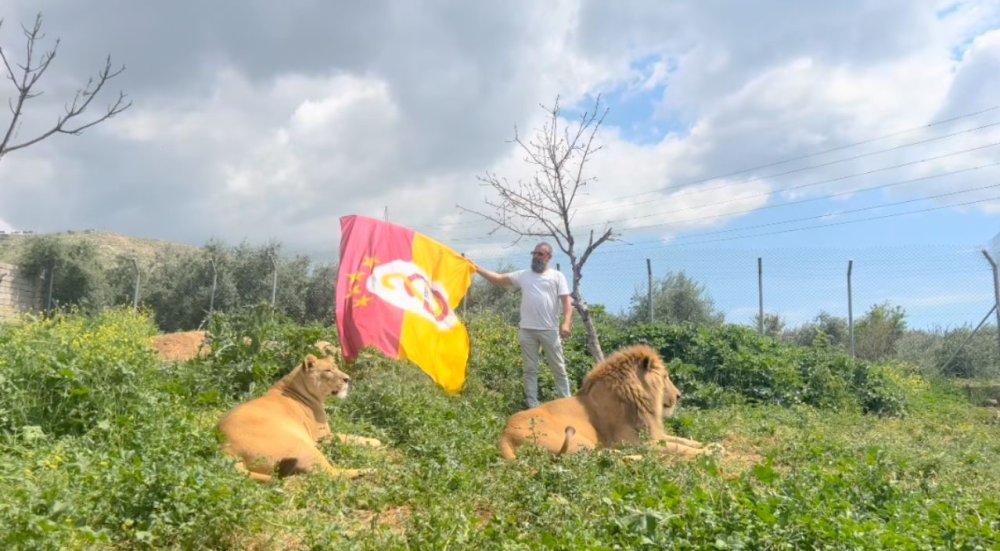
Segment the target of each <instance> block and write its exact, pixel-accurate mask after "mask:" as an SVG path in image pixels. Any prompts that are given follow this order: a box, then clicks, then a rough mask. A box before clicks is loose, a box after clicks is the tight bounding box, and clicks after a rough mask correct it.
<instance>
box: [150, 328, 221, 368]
mask: <svg viewBox="0 0 1000 551" xmlns="http://www.w3.org/2000/svg"><path fill="white" fill-rule="evenodd" d="M207 338H208V331H182V332H179V333H166V334H164V335H157V336H155V337H152V338H150V340H149V344H150V345H151V346H152V347H153V348H154V349H155V350H156V353H157V355H159V356H160V359H161V360H163V361H167V362H186V361H188V360H193V359H195V358H204V357H206V356H208V354H209V352H211V349H210V348H209V346H208V343H207V342H205V341H206V339H207Z"/></svg>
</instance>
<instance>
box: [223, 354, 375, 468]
mask: <svg viewBox="0 0 1000 551" xmlns="http://www.w3.org/2000/svg"><path fill="white" fill-rule="evenodd" d="M350 382H351V377H350V376H349V375H347V374H346V373H344V372H343V371H341V370H339V369H337V366H336V363H335V362H334V360H333V358H317V357H316V356H314V355H312V354H308V355H306V357H305V360H304V361H303V362H302V363H301V364H300V365H299V366H297V367H296V368H295V369H293V370H292V371H291V373H289V374H288V375H285V376H284V377H283V378H282V379H281V380H279V381H278V382H277V383H275V384H274V386H272V387H271V388H270V390H268V391H267V392H266V393H265V394H264V395H263V396H261V397H260V398H257V399H255V400H251V401H249V402H247V403H245V404H242V405H240V406H237V407H236V408H235V409H233V410H232V411H230V412H229V413H227V414H226V415H225V417H223V418H222V420H221V421H219V432H221V433H222V435H223V442H222V451H223V452H224V453H226V454H227V455H229V456H231V457H233V458H235V459H237V460H238V461H237V463H236V468H237V469H239V470H240V471H242V472H245V473H247V474H248V475H249V476H250V478H252V479H254V480H259V481H267V480H271V479H272V477H273V473H274V472H275V471H277V472H278V474H279V476H288V475H293V474H299V473H306V472H312V471H315V470H320V471H322V472H325V473H327V474H330V475H333V476H337V477H344V478H357V477H359V476H362V475H364V474H367V473H369V472H371V470H370V469H340V468H337V467H334V466H333V465H331V464H330V461H329V460H328V459H327V458H326V456H324V455H323V454H322V452H320V450H319V448H318V447H317V446H316V443H317V442H320V441H322V440H325V439H327V438H331V437H335V438H337V439H338V440H340V441H341V442H344V443H351V444H362V445H367V446H371V447H376V448H377V447H381V446H382V443H381V442H379V441H378V440H376V439H374V438H365V437H362V436H352V435H347V434H336V435H335V434H333V433H332V432H331V430H330V424H329V420H328V419H327V416H326V411H325V410H324V409H323V403H324V401H325V400H326V398H327V397H329V396H331V395H333V396H336V397H337V398H339V399H341V400H343V399H344V398H346V397H347V393H348V390H349V388H350Z"/></svg>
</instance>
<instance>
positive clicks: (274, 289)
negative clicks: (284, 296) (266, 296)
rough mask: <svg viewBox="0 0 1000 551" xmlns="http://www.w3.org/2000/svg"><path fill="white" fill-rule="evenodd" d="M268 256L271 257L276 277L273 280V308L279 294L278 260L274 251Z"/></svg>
mask: <svg viewBox="0 0 1000 551" xmlns="http://www.w3.org/2000/svg"><path fill="white" fill-rule="evenodd" d="M267 256H268V258H270V259H271V265H272V266H274V279H273V281H272V282H271V307H272V308H273V307H274V303H275V299H276V298H277V296H278V261H277V259H275V257H274V253H268V255H267Z"/></svg>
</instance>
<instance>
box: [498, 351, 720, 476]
mask: <svg viewBox="0 0 1000 551" xmlns="http://www.w3.org/2000/svg"><path fill="white" fill-rule="evenodd" d="M680 397H681V393H680V391H679V390H677V387H675V386H674V384H673V382H671V380H670V376H669V375H668V374H667V369H666V367H665V366H664V365H663V360H661V359H660V355H659V354H658V353H657V352H656V350H654V349H653V348H650V347H649V346H644V345H637V346H631V347H628V348H624V349H622V350H620V351H618V352H615V353H614V354H612V355H611V356H609V357H608V358H606V359H605V360H604V361H602V362H601V363H599V364H597V366H596V367H594V369H593V370H591V372H590V373H588V374H587V376H586V378H584V380H583V385H582V386H581V388H580V391H579V392H577V393H576V395H575V396H571V397H569V398H562V399H559V400H554V401H552V402H546V403H544V404H542V405H540V406H538V407H535V408H531V409H528V410H525V411H521V412H518V413H515V414H514V415H512V416H511V417H510V419H508V420H507V427H506V428H505V429H504V431H503V434H502V435H501V436H500V441H499V442H498V443H497V447H498V448H499V450H500V455H502V456H503V458H504V459H507V460H511V459H514V457H515V455H516V454H515V451H516V450H517V448H519V447H520V446H523V445H525V444H536V445H538V446H541V447H543V448H545V449H546V450H548V451H550V452H552V453H553V454H557V455H559V454H563V453H574V452H577V451H580V450H584V449H594V448H612V447H615V446H620V445H622V444H638V443H639V442H640V441H641V438H642V435H643V434H646V435H648V437H649V438H650V439H651V440H652V441H653V442H654V443H655V445H656V446H657V447H658V448H659V449H661V450H663V451H665V452H672V453H679V454H682V455H684V456H686V457H696V456H699V455H703V454H705V453H710V450H711V449H713V448H711V447H709V448H706V447H705V446H704V445H703V444H702V443H700V442H696V441H694V440H688V439H686V438H679V437H676V436H668V435H667V434H665V433H664V432H663V416H664V414H666V415H668V416H669V415H673V412H674V408H675V407H676V406H677V401H678V400H679V399H680Z"/></svg>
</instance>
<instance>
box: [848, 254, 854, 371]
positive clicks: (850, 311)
mask: <svg viewBox="0 0 1000 551" xmlns="http://www.w3.org/2000/svg"><path fill="white" fill-rule="evenodd" d="M853 268H854V260H848V261H847V335H848V339H849V340H850V343H851V358H853V357H854V294H853V293H852V292H851V270H852V269H853Z"/></svg>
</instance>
